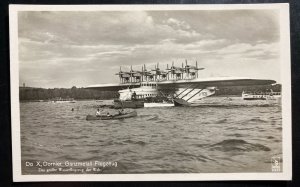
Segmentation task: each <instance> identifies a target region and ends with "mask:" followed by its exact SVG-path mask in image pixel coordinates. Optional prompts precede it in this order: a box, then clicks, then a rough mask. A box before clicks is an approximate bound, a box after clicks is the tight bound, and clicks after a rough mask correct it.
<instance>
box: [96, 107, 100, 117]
mask: <svg viewBox="0 0 300 187" xmlns="http://www.w3.org/2000/svg"><path fill="white" fill-rule="evenodd" d="M96 116H101V112H100V109H99V108H98V109H97V112H96Z"/></svg>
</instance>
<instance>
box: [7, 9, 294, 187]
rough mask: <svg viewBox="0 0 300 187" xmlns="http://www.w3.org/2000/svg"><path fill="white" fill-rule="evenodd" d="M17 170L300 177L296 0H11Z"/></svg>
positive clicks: (40, 177) (174, 177)
mask: <svg viewBox="0 0 300 187" xmlns="http://www.w3.org/2000/svg"><path fill="white" fill-rule="evenodd" d="M9 21H10V55H11V56H10V59H11V62H10V63H11V64H10V65H11V66H10V67H11V112H12V116H11V119H12V121H11V122H12V150H13V178H14V181H15V182H19V181H202V180H206V181H210V180H291V179H292V157H291V155H292V154H291V152H292V149H291V74H290V71H291V70H290V33H289V5H288V4H241V5H10V7H9Z"/></svg>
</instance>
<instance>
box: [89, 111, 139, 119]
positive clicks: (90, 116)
mask: <svg viewBox="0 0 300 187" xmlns="http://www.w3.org/2000/svg"><path fill="white" fill-rule="evenodd" d="M135 116H137V112H136V111H133V112H127V113H124V114H116V115H109V116H107V115H102V116H96V115H87V116H86V120H88V121H90V120H114V119H124V118H131V117H135Z"/></svg>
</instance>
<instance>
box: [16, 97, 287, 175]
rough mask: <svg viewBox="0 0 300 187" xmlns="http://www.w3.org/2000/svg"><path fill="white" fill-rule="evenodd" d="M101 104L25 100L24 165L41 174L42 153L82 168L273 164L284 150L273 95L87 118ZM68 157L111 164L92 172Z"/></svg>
mask: <svg viewBox="0 0 300 187" xmlns="http://www.w3.org/2000/svg"><path fill="white" fill-rule="evenodd" d="M107 102H108V101H104V102H103V103H107ZM100 104H102V103H101V102H95V101H77V102H76V103H50V102H32V103H21V152H22V173H23V174H44V173H45V172H43V171H42V172H41V171H38V169H39V168H41V167H39V166H36V162H37V161H41V162H44V161H47V162H49V163H50V162H58V163H62V166H59V167H56V166H55V167H54V168H55V169H58V168H65V169H66V170H65V171H64V172H65V173H78V174H80V173H206V172H270V171H271V163H270V161H271V157H272V156H274V155H281V154H282V140H281V138H282V135H281V134H282V125H281V119H282V118H281V107H280V105H279V104H278V102H276V101H243V100H241V98H233V99H232V100H228V99H227V98H220V97H219V98H217V97H211V98H207V99H206V100H205V101H204V105H203V106H198V107H171V108H142V109H137V110H136V111H137V113H138V116H137V117H135V118H128V119H124V120H111V121H100V120H99V121H86V120H85V117H86V115H87V114H94V113H95V111H96V108H97V105H100ZM72 108H74V109H75V110H74V111H71V109H72ZM105 110H108V111H110V112H113V110H111V109H105ZM66 161H67V162H69V163H71V162H80V163H84V162H92V163H93V164H94V162H95V161H99V162H104V163H106V162H112V163H113V164H112V165H109V164H108V165H107V167H97V168H100V170H92V172H90V171H86V170H85V169H86V168H87V167H86V166H85V167H83V166H76V165H75V166H72V167H70V166H69V165H65V162H66ZM26 162H27V164H28V163H29V162H30V163H33V164H34V166H28V165H27V166H26ZM102 166H103V165H102ZM93 167H94V165H93V166H92V168H93ZM42 168H48V169H49V168H50V169H51V168H53V167H52V166H49V167H42ZM70 168H71V169H70ZM74 168H79V169H80V168H83V169H84V170H82V171H74V170H73V169H74ZM60 172H61V171H56V170H52V171H51V170H50V171H48V173H47V174H49V173H52V174H57V173H60Z"/></svg>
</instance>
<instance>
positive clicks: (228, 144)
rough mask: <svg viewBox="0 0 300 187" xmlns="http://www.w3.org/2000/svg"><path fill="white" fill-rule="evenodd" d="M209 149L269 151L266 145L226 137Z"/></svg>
mask: <svg viewBox="0 0 300 187" xmlns="http://www.w3.org/2000/svg"><path fill="white" fill-rule="evenodd" d="M210 149H211V150H218V151H223V152H250V151H271V149H270V148H269V147H267V146H264V145H261V144H252V143H248V142H247V141H245V140H241V139H228V140H224V141H222V142H219V143H216V144H213V145H211V146H210Z"/></svg>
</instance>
